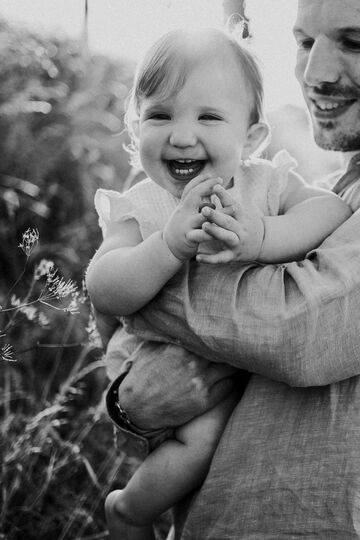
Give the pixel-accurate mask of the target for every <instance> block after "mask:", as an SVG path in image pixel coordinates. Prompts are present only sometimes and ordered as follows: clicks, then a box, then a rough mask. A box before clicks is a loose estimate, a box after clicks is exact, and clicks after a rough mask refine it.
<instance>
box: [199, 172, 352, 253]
mask: <svg viewBox="0 0 360 540" xmlns="http://www.w3.org/2000/svg"><path fill="white" fill-rule="evenodd" d="M214 192H216V194H217V195H218V196H219V198H220V200H221V203H222V205H223V207H224V208H223V210H222V211H218V210H211V209H210V208H204V210H203V215H204V216H205V217H206V219H207V223H204V225H203V230H204V231H205V232H206V234H210V235H211V236H213V238H215V239H217V240H218V241H220V242H222V243H223V245H224V250H223V251H220V252H219V253H217V254H214V255H202V254H200V255H199V256H198V257H197V259H198V260H199V261H200V262H208V263H221V262H229V261H235V260H237V261H244V262H248V261H255V260H256V261H258V262H262V263H281V262H290V261H294V260H301V259H303V258H304V256H305V255H306V253H307V252H308V251H310V250H311V249H314V248H316V247H317V246H319V245H320V244H321V242H322V241H323V240H324V239H325V238H326V237H327V236H328V235H329V234H330V233H331V232H333V231H334V230H335V229H336V228H337V227H339V226H340V225H341V223H343V222H344V221H345V220H346V219H348V218H349V217H350V215H351V210H350V208H349V207H348V205H347V204H346V203H345V202H344V201H342V200H341V199H340V198H339V197H338V196H337V195H335V194H334V193H332V192H330V191H327V190H324V189H320V188H316V187H313V186H310V185H308V184H306V183H305V182H304V181H303V180H302V179H301V178H300V177H299V176H298V175H297V174H295V173H293V172H290V173H289V182H288V185H287V188H286V189H285V191H284V193H283V195H282V198H281V212H282V214H281V215H278V216H263V215H261V213H260V212H259V211H258V210H257V209H256V208H255V207H253V208H249V207H246V208H245V207H243V206H242V205H241V203H238V202H235V201H234V200H233V199H232V197H231V196H230V195H229V194H228V193H227V192H226V191H225V190H224V189H223V188H222V187H221V186H219V187H217V186H216V188H215V189H214ZM192 239H193V240H197V241H201V240H202V237H201V231H194V232H193V234H192Z"/></svg>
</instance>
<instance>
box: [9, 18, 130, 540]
mask: <svg viewBox="0 0 360 540" xmlns="http://www.w3.org/2000/svg"><path fill="white" fill-rule="evenodd" d="M132 70H133V66H132V65H130V64H128V63H126V62H123V63H115V62H111V61H110V60H108V59H107V58H105V57H100V56H89V55H88V54H87V53H86V52H83V51H82V50H81V47H80V46H79V44H77V43H76V42H72V41H69V40H60V39H57V38H45V37H40V36H37V35H35V34H34V33H31V32H28V31H25V30H21V29H14V28H11V27H10V26H9V25H8V24H6V23H5V22H0V130H1V134H2V136H1V138H0V152H1V157H2V159H1V161H0V241H1V246H2V249H1V253H0V275H1V282H0V305H1V307H0V370H1V371H0V380H1V383H0V387H1V395H2V397H1V404H0V412H1V440H0V452H1V456H0V457H1V463H2V468H1V476H0V478H1V486H2V489H1V496H0V499H1V512H0V539H3V540H5V539H6V540H20V539H21V540H23V539H24V538H26V539H27V540H31V539H32V538H34V539H35V538H36V540H48V539H49V538H54V539H63V540H74V539H84V540H85V538H88V539H90V538H92V539H95V538H99V539H100V538H105V537H106V536H107V533H106V526H105V522H104V514H103V502H104V498H105V494H106V493H107V492H108V490H109V489H110V488H111V486H112V485H113V484H114V482H115V483H116V485H121V484H122V483H123V482H124V475H125V472H122V471H123V468H124V467H125V465H124V463H125V462H124V455H123V453H122V452H121V451H119V450H117V451H115V450H114V449H113V443H112V442H113V441H112V438H113V431H112V426H111V425H110V423H109V420H108V419H107V416H106V415H105V414H104V406H103V400H102V395H103V391H104V389H105V387H106V384H107V381H106V376H105V371H104V365H103V361H102V359H101V351H100V349H99V347H98V345H97V344H95V345H94V343H93V342H92V341H90V342H89V333H90V334H91V335H93V332H92V321H91V317H90V306H89V302H88V299H87V298H86V293H85V292H84V291H83V290H82V285H81V282H82V278H83V274H84V270H85V268H86V266H87V263H88V260H89V258H90V257H91V256H92V254H93V253H94V250H95V247H96V246H97V245H98V244H99V242H100V231H99V228H98V224H97V217H96V215H95V211H94V209H93V196H94V193H95V190H96V189H97V188H98V187H100V186H102V187H107V188H111V189H119V190H121V189H122V187H123V185H124V183H128V182H129V179H131V178H133V177H134V176H135V175H134V171H132V170H131V169H130V167H129V165H128V156H127V154H126V153H125V151H124V150H123V143H126V142H127V138H126V135H125V134H124V133H123V109H124V100H125V97H126V95H127V93H128V88H129V85H130V81H131V78H132ZM24 234H25V236H24ZM26 235H27V236H26ZM39 236H40V243H39V242H38V238H39ZM19 244H20V247H18V246H19ZM50 261H51V263H50ZM54 268H57V269H58V270H57V272H56V273H55V271H54ZM69 280H70V281H69ZM75 284H76V287H75ZM74 312H77V313H74ZM89 321H90V322H89ZM14 360H16V361H14Z"/></svg>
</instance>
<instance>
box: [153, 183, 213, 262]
mask: <svg viewBox="0 0 360 540" xmlns="http://www.w3.org/2000/svg"><path fill="white" fill-rule="evenodd" d="M219 181H221V179H219V178H215V177H209V176H208V175H199V176H197V177H196V178H194V179H193V180H191V181H190V182H189V183H188V184H187V185H186V186H185V189H184V191H183V194H182V197H181V199H180V202H179V204H178V206H177V207H176V208H175V210H174V212H173V213H172V214H171V216H170V218H169V220H168V222H167V224H166V225H165V227H164V231H163V236H164V240H165V242H166V244H167V245H168V247H169V249H170V251H171V252H172V253H173V255H175V257H177V258H178V259H180V260H186V259H191V258H192V257H194V256H195V255H196V252H197V248H198V242H197V241H196V239H194V236H193V233H194V231H199V230H201V226H202V225H203V223H204V222H205V221H206V218H205V217H204V216H203V214H202V213H201V212H199V208H200V206H201V205H202V203H203V202H204V199H207V198H209V197H210V195H211V193H212V192H213V187H214V186H215V185H216V184H219ZM203 238H205V239H206V240H211V236H208V235H207V234H206V232H205V231H203Z"/></svg>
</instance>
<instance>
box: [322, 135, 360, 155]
mask: <svg viewBox="0 0 360 540" xmlns="http://www.w3.org/2000/svg"><path fill="white" fill-rule="evenodd" d="M314 140H315V142H316V144H317V145H318V146H319V147H320V148H322V149H323V150H332V151H334V152H353V151H356V150H360V133H356V134H353V135H348V134H344V133H335V132H332V133H331V132H329V131H327V132H324V131H323V130H322V131H321V132H320V131H318V132H316V131H315V132H314Z"/></svg>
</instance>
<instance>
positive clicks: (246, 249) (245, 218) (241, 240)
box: [196, 185, 265, 264]
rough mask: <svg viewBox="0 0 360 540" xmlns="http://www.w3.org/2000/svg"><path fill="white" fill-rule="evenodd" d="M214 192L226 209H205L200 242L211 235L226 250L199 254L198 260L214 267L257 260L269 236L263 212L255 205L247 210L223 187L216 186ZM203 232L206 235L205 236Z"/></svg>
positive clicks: (198, 237) (198, 236) (198, 235)
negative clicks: (266, 236) (221, 264)
mask: <svg viewBox="0 0 360 540" xmlns="http://www.w3.org/2000/svg"><path fill="white" fill-rule="evenodd" d="M213 192H214V193H216V195H217V196H218V197H219V199H220V201H221V204H222V206H223V208H222V209H219V210H213V209H211V208H208V207H205V208H204V209H203V210H202V212H201V213H202V215H203V216H204V218H205V219H206V221H205V222H204V223H203V224H202V231H199V232H198V233H197V235H196V239H198V240H199V241H200V242H201V241H203V240H204V239H205V235H206V237H208V236H210V237H212V238H213V239H215V240H217V241H218V243H220V245H222V249H219V251H218V252H217V253H215V254H207V253H199V254H198V255H197V257H196V260H197V261H199V262H204V263H210V264H219V263H226V262H230V261H242V262H249V261H256V260H257V259H258V257H259V255H260V252H261V247H262V244H263V240H264V233H265V225H264V220H263V217H262V215H261V214H260V212H259V210H258V209H257V208H256V207H255V206H252V207H248V206H246V208H245V206H243V205H242V204H241V203H239V202H236V201H235V200H234V199H233V198H232V197H231V195H230V194H229V193H228V192H227V191H226V190H225V189H224V188H223V187H222V186H220V185H216V186H215V187H214V190H213ZM202 232H204V233H205V234H204V236H201V234H202Z"/></svg>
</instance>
